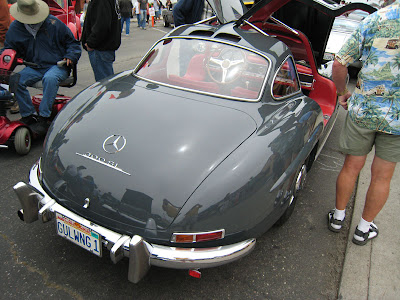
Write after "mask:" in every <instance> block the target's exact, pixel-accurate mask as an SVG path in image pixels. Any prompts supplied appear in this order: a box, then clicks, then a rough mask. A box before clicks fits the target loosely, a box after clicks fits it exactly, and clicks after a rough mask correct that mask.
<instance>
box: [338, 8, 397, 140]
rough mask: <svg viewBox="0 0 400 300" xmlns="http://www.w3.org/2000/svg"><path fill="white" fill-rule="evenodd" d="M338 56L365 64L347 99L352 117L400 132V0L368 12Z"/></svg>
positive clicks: (344, 62)
mask: <svg viewBox="0 0 400 300" xmlns="http://www.w3.org/2000/svg"><path fill="white" fill-rule="evenodd" d="M336 59H337V60H338V61H339V62H340V63H341V64H342V65H345V66H348V65H349V64H350V63H352V62H354V61H356V60H357V59H361V61H362V62H363V67H362V68H361V70H360V73H359V75H358V80H357V84H356V89H355V91H354V93H353V95H352V96H351V98H350V99H349V100H348V109H349V115H350V118H351V119H352V120H353V121H354V122H355V123H357V124H358V125H359V126H362V127H365V128H368V129H371V130H376V131H381V132H385V133H389V134H396V135H400V120H399V119H400V3H399V1H396V2H394V3H393V4H392V5H389V6H387V7H385V8H382V9H380V10H379V11H377V12H375V13H373V14H371V15H369V16H368V17H367V18H365V19H364V20H363V21H362V22H361V23H360V25H359V26H358V28H357V29H356V30H355V31H354V32H353V34H352V35H351V37H350V38H349V39H348V40H347V42H346V43H345V45H343V47H342V49H340V51H339V52H338V54H337V56H336Z"/></svg>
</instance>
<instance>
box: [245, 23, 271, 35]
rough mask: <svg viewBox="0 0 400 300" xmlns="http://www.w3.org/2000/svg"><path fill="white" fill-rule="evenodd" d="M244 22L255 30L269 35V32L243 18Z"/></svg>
mask: <svg viewBox="0 0 400 300" xmlns="http://www.w3.org/2000/svg"><path fill="white" fill-rule="evenodd" d="M243 23H244V24H246V25H249V26H250V27H251V28H253V29H254V30H256V31H258V32H259V33H261V34H263V35H265V36H269V34H268V33H266V32H264V31H262V30H261V29H260V28H258V27H257V26H255V25H253V24H251V23H250V22H249V21H247V20H243Z"/></svg>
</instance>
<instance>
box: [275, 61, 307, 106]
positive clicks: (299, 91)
mask: <svg viewBox="0 0 400 300" xmlns="http://www.w3.org/2000/svg"><path fill="white" fill-rule="evenodd" d="M289 59H291V60H292V63H293V66H294V71H295V72H296V77H297V83H298V90H297V91H296V92H294V93H292V94H288V95H286V96H283V97H279V98H276V97H274V93H273V88H274V82H275V79H276V76H277V75H278V72H279V70H280V69H281V68H282V66H283V65H284V64H285V63H286V62H287V61H288V60H289ZM270 92H271V97H272V99H274V100H276V101H281V100H284V99H287V98H289V97H292V96H294V95H297V94H299V93H301V82H300V78H299V73H298V72H297V68H296V63H295V60H294V58H293V56H291V55H288V56H287V57H286V58H285V60H284V61H283V62H282V63H281V65H280V66H279V68H277V71H276V72H275V75H274V79H273V80H272V82H271V91H270Z"/></svg>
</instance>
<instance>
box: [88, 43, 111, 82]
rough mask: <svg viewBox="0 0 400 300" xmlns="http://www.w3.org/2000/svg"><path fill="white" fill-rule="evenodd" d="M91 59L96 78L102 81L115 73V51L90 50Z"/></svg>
mask: <svg viewBox="0 0 400 300" xmlns="http://www.w3.org/2000/svg"><path fill="white" fill-rule="evenodd" d="M88 54H89V61H90V64H91V65H92V69H93V73H94V79H96V81H100V80H102V79H104V78H106V77H108V76H110V75H113V74H114V69H113V62H114V61H115V51H114V50H109V51H99V50H92V51H88Z"/></svg>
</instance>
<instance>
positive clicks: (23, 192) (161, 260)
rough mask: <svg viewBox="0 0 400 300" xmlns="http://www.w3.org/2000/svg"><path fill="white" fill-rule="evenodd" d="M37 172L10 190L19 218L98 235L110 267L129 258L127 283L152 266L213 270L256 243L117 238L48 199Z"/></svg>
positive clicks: (246, 252) (27, 221) (249, 249)
mask: <svg viewBox="0 0 400 300" xmlns="http://www.w3.org/2000/svg"><path fill="white" fill-rule="evenodd" d="M37 168H38V165H37V164H35V165H34V166H33V167H32V169H31V171H30V174H29V184H26V183H24V182H19V183H17V184H16V185H15V186H14V191H15V193H16V194H17V196H18V198H19V201H20V203H21V206H22V209H21V210H20V211H19V212H18V214H19V216H20V218H21V219H22V220H24V221H25V222H26V223H31V222H34V221H36V220H38V219H40V220H42V222H47V221H50V220H51V219H53V217H54V215H55V213H56V212H57V213H60V214H62V215H64V216H66V217H68V218H70V219H72V220H74V221H76V222H78V223H80V224H82V225H84V226H86V227H88V228H90V229H92V230H93V231H95V232H97V233H99V234H100V235H101V236H102V242H103V246H105V247H106V248H107V249H108V250H109V251H110V257H111V260H112V261H113V262H114V263H117V262H118V261H119V260H121V259H122V258H123V257H128V258H129V271H128V280H129V281H131V282H134V283H137V282H139V281H140V280H141V279H142V278H143V277H144V276H145V275H146V274H147V272H148V270H149V269H150V266H152V265H153V266H158V267H165V268H173V269H200V268H210V267H216V266H220V265H223V264H226V263H229V262H232V261H234V260H237V259H239V258H241V257H243V256H245V255H247V254H248V253H250V252H251V250H253V248H254V246H255V243H256V240H255V239H248V240H246V241H242V242H239V243H236V244H231V245H226V246H219V247H213V248H177V247H169V246H162V245H155V244H151V243H148V242H146V241H145V240H144V239H143V238H142V237H141V236H138V235H134V236H133V237H131V236H127V235H122V234H119V233H117V232H114V231H111V230H109V229H107V228H105V227H102V226H99V225H97V224H94V223H92V222H90V221H88V220H86V219H84V218H82V217H80V216H79V215H77V214H75V213H73V212H71V211H69V210H68V209H66V208H64V207H63V206H61V205H60V204H58V203H57V202H56V201H55V200H54V199H52V198H50V196H49V195H47V194H46V192H45V191H44V190H43V189H42V187H41V185H40V184H39V180H38V176H37Z"/></svg>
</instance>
